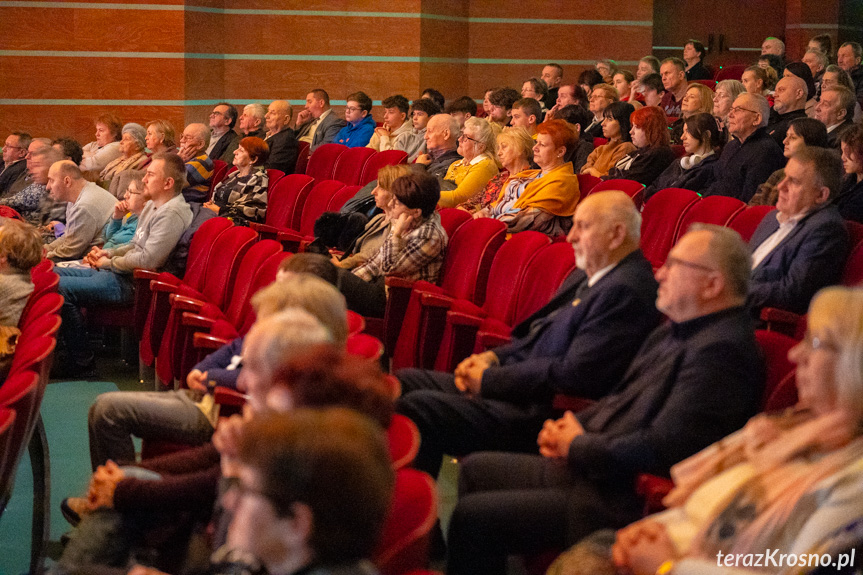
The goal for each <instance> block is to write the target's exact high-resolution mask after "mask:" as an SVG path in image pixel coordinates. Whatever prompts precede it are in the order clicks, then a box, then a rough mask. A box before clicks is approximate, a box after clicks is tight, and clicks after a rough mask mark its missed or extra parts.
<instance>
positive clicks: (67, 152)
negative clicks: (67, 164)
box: [51, 138, 123, 165]
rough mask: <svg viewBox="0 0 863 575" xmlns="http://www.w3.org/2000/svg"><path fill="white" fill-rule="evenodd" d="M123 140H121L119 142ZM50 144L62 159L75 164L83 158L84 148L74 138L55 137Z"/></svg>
mask: <svg viewBox="0 0 863 575" xmlns="http://www.w3.org/2000/svg"><path fill="white" fill-rule="evenodd" d="M122 143H123V142H122V141H121V142H120V144H122ZM51 146H52V147H53V148H54V149H55V150H57V151H58V152H60V155H61V156H62V158H61V159H63V160H71V161H72V163H73V164H75V165H77V164H80V163H81V160H83V159H84V148H82V147H81V144H79V143H78V140H76V139H75V138H57V139H56V140H54V141H53V142H51Z"/></svg>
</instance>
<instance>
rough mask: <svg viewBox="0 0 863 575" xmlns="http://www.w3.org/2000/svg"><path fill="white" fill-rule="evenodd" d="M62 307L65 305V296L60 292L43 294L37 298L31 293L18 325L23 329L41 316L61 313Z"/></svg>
mask: <svg viewBox="0 0 863 575" xmlns="http://www.w3.org/2000/svg"><path fill="white" fill-rule="evenodd" d="M61 307H63V296H61V295H60V294H58V293H46V294H42V295H40V296H38V297H37V298H35V299H34V298H33V296H32V295H31V296H30V299H29V300H28V301H27V305H26V306H25V307H24V311H23V312H22V313H21V319H20V320H19V321H18V325H19V326H20V327H21V328H22V329H23V328H24V326H26V325H27V324H29V323H30V322H32V321H33V320H35V319H37V318H39V317H42V316H46V315H51V314H56V313H60V308H61Z"/></svg>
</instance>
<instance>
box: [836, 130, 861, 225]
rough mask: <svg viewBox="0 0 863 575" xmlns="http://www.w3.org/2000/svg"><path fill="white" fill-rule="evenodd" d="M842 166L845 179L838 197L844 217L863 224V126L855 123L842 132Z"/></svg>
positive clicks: (840, 210) (837, 202)
mask: <svg viewBox="0 0 863 575" xmlns="http://www.w3.org/2000/svg"><path fill="white" fill-rule="evenodd" d="M842 167H843V168H844V169H845V174H846V176H845V179H844V181H843V182H842V189H841V190H840V191H839V196H838V197H837V198H836V200H835V201H836V207H837V208H838V209H839V214H840V215H841V216H842V218H843V219H846V220H851V221H854V222H857V223H860V224H863V127H861V126H860V125H855V126H854V127H853V128H851V129H850V130H847V131H846V132H845V133H844V134H842Z"/></svg>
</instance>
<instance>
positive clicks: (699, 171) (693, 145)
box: [644, 98, 722, 202]
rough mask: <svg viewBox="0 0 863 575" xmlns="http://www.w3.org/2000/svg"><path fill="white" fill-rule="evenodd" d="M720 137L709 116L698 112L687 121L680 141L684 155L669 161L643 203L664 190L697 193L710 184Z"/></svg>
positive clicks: (646, 193)
mask: <svg viewBox="0 0 863 575" xmlns="http://www.w3.org/2000/svg"><path fill="white" fill-rule="evenodd" d="M684 102H686V99H685V98H684ZM684 105H685V104H684ZM721 137H722V136H721V133H720V131H719V127H718V126H717V125H716V119H715V118H714V117H713V116H712V115H711V114H709V113H705V112H701V113H698V114H693V115H691V116H689V117H688V118H686V120H684V122H683V138H682V142H683V149H684V150H685V151H686V156H684V157H682V158H680V159H679V160H675V161H673V162H671V164H670V165H669V166H668V167H667V168H666V169H665V171H664V172H662V174H660V175H659V177H658V178H656V180H655V181H654V182H653V185H652V186H648V187H647V188H646V189H645V190H644V201H645V202H646V201H647V200H649V199H650V198H651V196H653V194H655V193H656V192H658V191H659V190H664V189H665V188H683V189H686V190H693V191H698V190H703V189H704V188H706V187H707V186H709V185H710V184H711V183H713V179H714V177H715V174H714V169H715V167H716V166H714V164H715V163H716V160H717V159H718V158H719V155H718V154H717V151H718V150H719V145H720V138H721Z"/></svg>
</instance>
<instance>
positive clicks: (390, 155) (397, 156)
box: [357, 150, 408, 186]
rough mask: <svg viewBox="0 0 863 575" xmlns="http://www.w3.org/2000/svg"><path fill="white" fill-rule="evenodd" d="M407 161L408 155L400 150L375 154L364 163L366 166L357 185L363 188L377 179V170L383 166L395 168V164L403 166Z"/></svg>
mask: <svg viewBox="0 0 863 575" xmlns="http://www.w3.org/2000/svg"><path fill="white" fill-rule="evenodd" d="M407 161H408V154H407V152H403V151H402V150H384V151H383V152H377V153H375V155H373V156H372V157H370V158H369V159H368V161H367V162H366V165H365V166H364V167H363V173H362V174H361V175H360V180H359V181H358V182H357V183H358V184H359V185H361V186H365V185H366V184H368V183H369V182H371V181H372V180H377V179H378V170H380V169H381V168H383V167H384V166H395V165H396V164H404V163H405V162H407Z"/></svg>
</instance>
